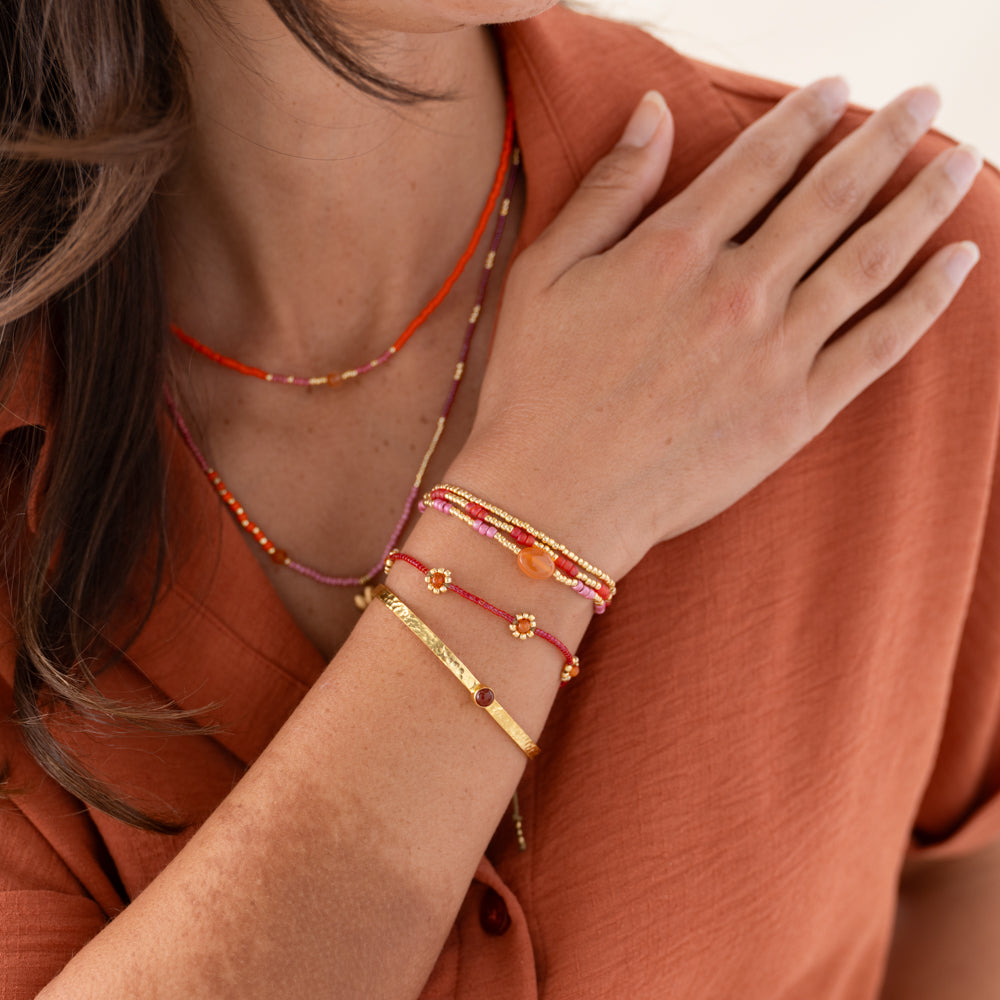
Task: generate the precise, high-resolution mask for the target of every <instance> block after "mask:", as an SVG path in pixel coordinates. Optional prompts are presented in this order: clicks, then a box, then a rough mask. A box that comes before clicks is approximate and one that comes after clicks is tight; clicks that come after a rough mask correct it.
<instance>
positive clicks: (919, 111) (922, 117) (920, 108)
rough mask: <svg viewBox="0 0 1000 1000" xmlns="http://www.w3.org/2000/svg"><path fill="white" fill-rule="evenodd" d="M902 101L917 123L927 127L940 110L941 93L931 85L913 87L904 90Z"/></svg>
mask: <svg viewBox="0 0 1000 1000" xmlns="http://www.w3.org/2000/svg"><path fill="white" fill-rule="evenodd" d="M903 103H904V104H905V105H906V110H907V111H909V112H910V114H911V115H913V117H914V119H915V120H916V122H917V124H918V125H920V126H921V127H922V128H927V127H928V126H929V125H930V123H931V122H932V121H934V118H935V117H936V115H937V113H938V112H939V111H940V110H941V95H940V94H939V93H938V92H937V91H936V90H935V89H934V88H933V87H915V88H914V89H913V90H908V91H907V92H906V94H905V95H904V96H903Z"/></svg>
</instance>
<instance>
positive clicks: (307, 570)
mask: <svg viewBox="0 0 1000 1000" xmlns="http://www.w3.org/2000/svg"><path fill="white" fill-rule="evenodd" d="M508 124H509V123H508ZM508 138H510V136H509V133H508ZM504 146H505V148H508V149H509V154H510V165H509V171H508V173H507V184H506V187H505V188H504V189H503V199H502V201H501V202H500V210H499V212H498V213H497V221H496V225H495V228H494V231H493V239H492V241H491V243H490V248H489V252H488V253H487V255H486V260H485V262H484V264H483V271H482V276H481V277H480V279H479V288H478V290H477V293H476V301H475V304H474V305H473V307H472V312H471V313H470V315H469V320H468V324H467V326H466V330H465V337H464V339H463V341H462V347H461V350H460V352H459V356H458V361H457V363H456V365H455V372H454V375H453V377H452V381H451V385H450V387H449V390H448V397H447V399H446V400H445V404H444V409H443V410H442V411H441V416H439V417H438V419H437V424H436V426H435V429H434V436H433V437H432V438H431V443H430V445H429V446H428V448H427V451H426V452H425V453H424V457H423V459H422V460H421V462H420V468H419V469H418V470H417V474H416V477H415V478H414V481H413V486H412V487H411V489H410V492H409V494H408V495H407V498H406V502H405V504H404V505H403V512H402V514H401V515H400V518H399V520H398V521H397V522H396V526H395V528H394V529H393V532H392V537H391V538H390V539H389V541H388V543H387V544H386V546H385V549H384V550H383V552H382V554H381V555H380V556H379V557H378V560H377V561H376V562H375V563H374V564H373V565H372V567H371V568H370V569H369V570H368V571H367V572H366V573H363V574H361V576H331V575H330V574H327V573H323V572H321V571H320V570H318V569H315V568H313V567H312V566H308V565H306V564H305V563H302V562H299V561H298V560H296V559H294V558H293V557H292V556H290V555H289V554H288V553H287V552H286V551H285V550H284V549H283V548H281V547H280V546H279V545H278V544H277V543H276V542H274V541H273V540H272V539H271V538H270V537H269V536H268V535H267V534H266V533H265V532H264V530H263V529H262V528H261V527H260V525H258V524H257V523H256V522H255V521H254V520H253V519H252V518H251V517H250V515H249V513H247V510H246V507H245V506H244V505H243V504H242V503H241V502H240V500H239V499H238V498H237V497H236V495H235V494H234V493H233V491H232V490H231V489H229V487H228V486H227V485H226V483H225V481H224V480H223V478H222V476H221V475H219V473H218V471H217V470H216V469H215V468H214V467H213V466H212V465H210V464H209V462H208V460H207V459H206V458H205V456H204V455H203V454H202V452H201V450H200V449H199V447H198V445H197V444H196V443H195V440H194V436H193V435H192V434H191V431H190V430H189V428H188V426H187V424H186V423H185V421H184V418H183V417H182V416H181V413H180V410H179V409H178V407H177V404H176V402H175V401H174V399H173V397H172V396H171V394H170V393H169V391H168V392H166V394H165V395H166V402H167V407H168V408H169V410H170V413H171V415H172V416H173V419H174V422H175V423H176V425H177V429H178V431H179V432H180V435H181V438H182V439H183V440H184V443H185V444H186V445H187V446H188V448H189V450H190V451H191V454H192V455H193V456H194V459H195V461H196V462H197V463H198V466H199V467H200V468H201V471H202V472H203V473H204V474H205V477H206V478H207V479H208V481H209V482H210V483H211V484H212V487H213V489H214V490H215V491H216V493H217V494H218V495H219V498H220V499H221V500H222V502H223V503H224V504H225V505H226V506H227V507H228V508H229V510H230V511H231V512H232V514H233V516H234V517H235V518H236V523H237V524H238V525H239V526H240V527H241V528H242V529H243V530H244V531H245V532H247V534H248V535H250V536H251V537H252V538H253V539H254V540H255V541H256V542H257V544H258V545H260V547H261V548H262V549H263V550H264V551H265V552H266V553H267V554H268V556H270V558H271V560H272V561H273V562H275V563H276V564H277V565H279V566H286V567H288V569H291V570H294V571H295V572H296V573H299V574H301V575H302V576H306V577H309V578H310V579H311V580H315V581H316V583H322V584H324V585H325V586H328V587H364V586H365V585H366V584H368V583H369V582H370V581H371V580H373V579H374V578H375V577H376V576H377V575H378V573H380V572H381V570H382V568H383V566H384V564H385V560H386V559H387V558H388V556H389V553H390V552H392V550H393V549H394V548H395V547H396V544H397V542H398V541H399V539H400V536H401V535H402V533H403V529H404V528H405V527H406V524H407V522H408V521H409V519H410V515H411V514H412V512H413V505H414V504H415V502H416V499H417V496H418V495H419V493H420V487H421V484H422V483H423V478H424V475H425V474H426V472H427V467H428V466H429V465H430V461H431V458H432V457H433V455H434V452H435V450H436V448H437V446H438V442H439V441H440V440H441V435H442V434H443V433H444V428H445V424H446V423H447V420H448V415H449V414H450V413H451V408H452V406H453V404H454V402H455V397H456V395H457V393H458V387H459V384H460V383H461V381H462V376H463V374H464V373H465V362H466V358H467V357H468V354H469V348H470V346H471V345H472V335H473V334H474V333H475V331H476V326H477V324H478V322H479V317H480V314H481V313H482V307H483V302H484V300H485V298H486V291H487V288H488V287H489V281H490V276H491V275H492V273H493V265H494V263H495V262H496V255H497V250H498V249H499V246H500V242H501V240H502V238H503V233H504V228H505V226H506V221H507V216H508V214H509V212H510V203H511V198H512V196H513V193H514V188H515V186H516V184H517V177H518V172H519V166H520V163H521V153H520V150H519V149H518V148H517V147H516V146H514V145H513V140H512V139H511V141H510V143H509V144H508V142H507V141H506V140H505V143H504ZM356 600H357V602H358V606H359V607H363V606H366V605H367V599H366V598H362V597H360V596H359V597H358V598H357V599H356Z"/></svg>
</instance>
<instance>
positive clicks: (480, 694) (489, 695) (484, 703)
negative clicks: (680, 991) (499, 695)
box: [475, 688, 495, 708]
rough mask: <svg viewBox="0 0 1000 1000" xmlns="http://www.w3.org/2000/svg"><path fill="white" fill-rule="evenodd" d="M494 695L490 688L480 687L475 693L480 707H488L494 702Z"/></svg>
mask: <svg viewBox="0 0 1000 1000" xmlns="http://www.w3.org/2000/svg"><path fill="white" fill-rule="evenodd" d="M494 697H495V695H494V694H493V692H492V691H491V690H490V689H489V688H480V689H479V690H478V691H477V692H476V694H475V699H476V704H477V705H478V706H479V707H480V708H488V707H489V706H490V705H492V704H493V699H494Z"/></svg>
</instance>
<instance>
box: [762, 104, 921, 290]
mask: <svg viewBox="0 0 1000 1000" xmlns="http://www.w3.org/2000/svg"><path fill="white" fill-rule="evenodd" d="M940 104H941V102H940V98H939V97H938V95H937V93H936V92H935V91H934V90H933V89H931V88H929V87H917V88H914V89H913V90H910V91H907V92H906V93H905V94H902V95H901V96H900V97H898V98H896V100H894V101H892V102H890V103H889V104H887V105H886V106H885V107H884V108H881V109H880V110H879V111H876V112H875V114H873V115H872V116H871V117H870V118H869V119H868V120H867V121H865V122H864V124H862V125H861V126H860V127H859V128H858V129H857V130H855V131H854V132H852V133H851V134H850V135H849V136H847V138H846V139H844V140H843V141H842V142H840V143H839V144H838V145H837V146H836V147H835V148H834V149H833V150H831V151H830V152H829V153H827V154H826V156H824V157H823V159H822V160H820V161H819V163H817V164H816V166H814V167H813V168H812V170H810V171H809V173H808V174H807V175H806V177H805V178H804V179H803V180H802V181H801V182H800V183H799V184H798V185H797V186H796V188H795V189H794V190H793V191H792V192H791V193H790V194H789V195H788V197H787V198H785V199H784V200H783V201H782V202H781V204H780V205H778V206H777V208H775V210H774V211H773V212H772V213H771V215H770V217H769V218H768V219H767V221H766V222H765V223H764V225H762V226H761V227H760V229H759V230H758V231H757V232H756V233H754V235H753V236H752V237H751V238H750V239H749V240H748V241H747V242H746V244H745V245H744V250H745V251H746V253H747V254H748V255H750V256H752V257H753V259H754V260H756V261H758V262H760V265H759V266H761V267H763V268H764V269H765V271H766V274H767V276H768V278H769V280H771V281H773V282H774V283H775V287H777V288H781V287H786V288H791V287H792V286H794V284H795V283H796V282H797V281H799V280H800V279H801V277H802V276H803V275H804V274H805V273H806V272H807V271H808V270H809V269H810V268H811V267H812V266H813V264H814V263H815V262H816V261H817V260H818V259H819V258H820V257H822V256H823V254H824V253H825V252H826V251H827V250H828V249H829V248H830V246H831V245H832V244H833V243H834V242H836V240H837V239H838V238H839V237H840V236H841V235H842V234H843V232H844V231H845V230H846V229H847V227H848V226H850V225H851V223H852V222H854V221H855V220H856V219H857V218H858V217H859V216H860V215H861V213H862V212H863V211H864V209H865V207H866V206H867V205H868V203H869V202H870V201H871V199H872V198H873V197H874V196H875V194H876V192H877V191H878V190H879V189H880V188H881V187H882V186H883V185H884V184H885V183H886V181H888V180H889V178H890V177H891V176H892V175H893V173H894V172H895V171H896V169H897V168H898V167H899V165H900V163H902V161H903V158H904V157H905V156H906V154H907V153H908V152H909V151H910V150H911V149H912V148H913V146H914V145H915V144H916V143H917V141H918V140H919V139H920V137H921V136H922V135H923V134H924V133H925V132H926V131H927V130H928V129H929V128H930V126H931V122H932V121H933V120H934V116H935V115H936V114H937V111H938V109H939V107H940ZM915 249H916V248H915V247H914V250H915Z"/></svg>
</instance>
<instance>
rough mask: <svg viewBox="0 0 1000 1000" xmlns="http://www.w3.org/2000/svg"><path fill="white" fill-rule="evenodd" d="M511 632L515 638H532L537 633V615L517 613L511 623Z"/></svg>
mask: <svg viewBox="0 0 1000 1000" xmlns="http://www.w3.org/2000/svg"><path fill="white" fill-rule="evenodd" d="M510 634H511V635H512V636H514V638H515V639H530V638H531V637H532V636H533V635H534V634H535V616H534V615H529V614H523V615H515V616H514V620H513V621H512V622H511V623H510Z"/></svg>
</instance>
